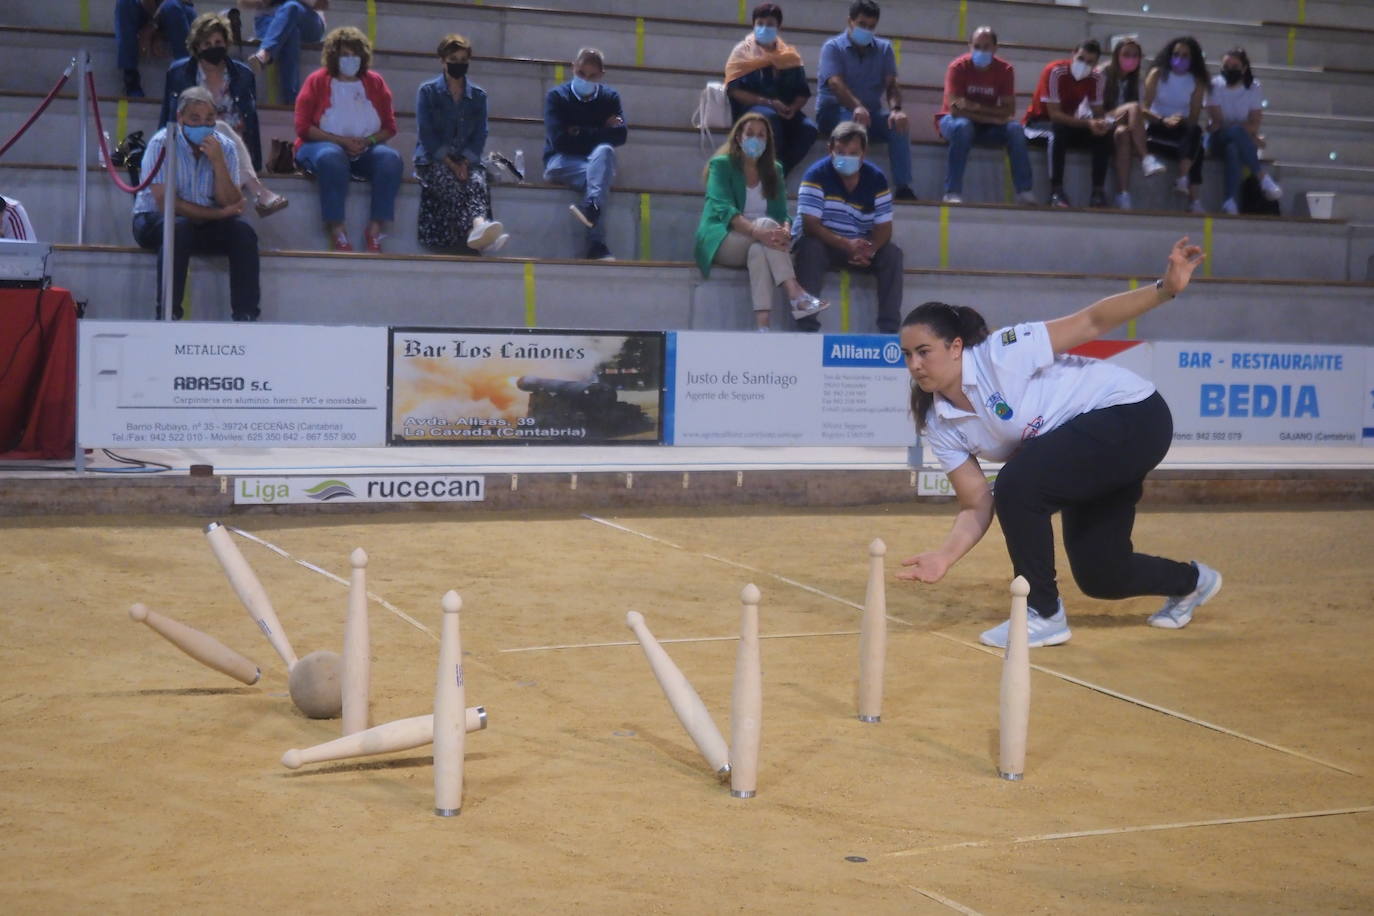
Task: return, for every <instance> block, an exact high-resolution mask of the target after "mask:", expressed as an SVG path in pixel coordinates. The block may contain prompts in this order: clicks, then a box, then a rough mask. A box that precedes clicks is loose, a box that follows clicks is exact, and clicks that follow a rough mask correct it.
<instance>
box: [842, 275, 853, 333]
mask: <svg viewBox="0 0 1374 916" xmlns="http://www.w3.org/2000/svg"><path fill="white" fill-rule="evenodd" d="M849 282H850V278H849V271H847V270H842V271H840V333H842V334H848V333H849V309H850V305H851V304H852V298H851V296H850V293H849Z"/></svg>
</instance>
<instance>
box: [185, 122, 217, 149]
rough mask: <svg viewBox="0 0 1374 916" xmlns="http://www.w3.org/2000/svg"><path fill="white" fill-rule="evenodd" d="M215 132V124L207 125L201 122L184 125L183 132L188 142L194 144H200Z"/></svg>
mask: <svg viewBox="0 0 1374 916" xmlns="http://www.w3.org/2000/svg"><path fill="white" fill-rule="evenodd" d="M214 132H215V128H214V126H213V125H211V126H206V125H204V124H200V125H197V126H194V127H183V128H182V129H181V133H182V134H183V135H184V136H185V137H186V142H187V143H189V144H191V145H192V146H200V145H201V144H202V143H204V142H205V138H206V137H208V136H210V135H211V134H212V133H214Z"/></svg>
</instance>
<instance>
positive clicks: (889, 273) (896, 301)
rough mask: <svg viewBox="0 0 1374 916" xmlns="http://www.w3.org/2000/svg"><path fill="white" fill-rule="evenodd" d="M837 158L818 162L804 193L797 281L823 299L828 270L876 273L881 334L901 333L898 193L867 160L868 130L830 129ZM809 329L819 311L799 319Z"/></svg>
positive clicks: (846, 124) (853, 126)
mask: <svg viewBox="0 0 1374 916" xmlns="http://www.w3.org/2000/svg"><path fill="white" fill-rule="evenodd" d="M829 150H830V155H829V156H827V157H826V158H824V159H822V160H820V161H819V162H817V163H815V164H814V165H812V166H811V167H810V168H809V169H807V170H806V174H805V175H804V176H803V177H802V183H801V190H800V191H799V192H798V193H797V216H798V217H799V219H797V221H796V222H795V223H793V224H792V233H793V243H792V253H793V256H794V258H795V259H796V263H797V282H799V283H800V284H801V285H802V287H803V288H804V289H805V290H806V291H807V292H808V293H810V294H811V295H813V296H819V295H820V292H821V287H822V286H824V285H825V272H826V271H827V270H851V271H859V272H861V273H868V274H872V275H873V277H874V279H875V280H876V281H877V283H878V331H879V333H882V334H895V333H897V327H898V325H899V324H900V323H901V320H902V316H901V312H902V249H900V248H898V247H897V246H896V245H895V244H893V242H892V191H891V189H890V187H889V186H888V183H887V177H886V176H885V175H883V172H882V169H879V168H878V167H877V166H875V165H873V164H871V163H869V162H865V161H864V155H865V154H866V153H867V152H868V131H866V130H865V129H864V128H863V126H862V125H860V124H858V123H856V122H854V121H842V122H840V123H839V124H837V125H835V129H834V130H833V131H831V133H830V145H829ZM793 317H796V318H797V327H798V328H800V329H801V330H804V331H818V330H820V326H821V325H820V321H819V320H818V319H817V318H816V317H815V316H814V315H806V316H793Z"/></svg>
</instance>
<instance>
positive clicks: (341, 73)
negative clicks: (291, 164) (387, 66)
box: [296, 27, 402, 252]
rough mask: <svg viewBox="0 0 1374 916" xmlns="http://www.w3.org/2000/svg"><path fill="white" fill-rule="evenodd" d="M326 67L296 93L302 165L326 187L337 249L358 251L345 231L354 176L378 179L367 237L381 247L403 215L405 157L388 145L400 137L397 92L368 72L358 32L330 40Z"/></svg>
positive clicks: (338, 33) (367, 52) (323, 203)
mask: <svg viewBox="0 0 1374 916" xmlns="http://www.w3.org/2000/svg"><path fill="white" fill-rule="evenodd" d="M321 59H322V63H323V64H324V66H322V67H321V68H320V69H319V70H316V71H315V72H314V73H312V74H310V75H309V76H308V77H306V79H305V83H304V85H302V86H301V91H300V93H299V94H298V95H297V96H296V164H297V165H299V166H300V167H301V168H302V169H304V170H305V171H307V172H309V173H311V174H313V175H314V176H315V178H316V180H318V182H319V185H320V210H321V212H322V214H323V216H324V224H325V231H326V232H328V233H329V240H330V247H331V248H333V250H335V251H352V250H353V246H352V244H351V243H350V242H349V241H348V232H347V230H346V229H345V228H344V203H345V201H346V199H347V197H348V184H349V181H350V179H351V178H352V177H353V176H357V177H358V178H362V179H364V180H366V181H370V182H372V212H371V216H370V218H369V220H368V223H367V229H366V231H365V232H364V233H363V238H364V239H365V240H366V242H367V250H368V251H373V252H378V251H381V250H382V228H383V226H384V224H386V223H389V222H391V220H392V219H393V218H394V217H395V215H396V194H397V192H398V191H400V189H401V166H402V163H401V155H400V153H398V152H396V151H395V150H394V149H392V148H391V147H389V146H387V145H386V141H387V140H390V139H391V138H392V137H394V136H396V114H395V112H394V111H393V109H392V106H391V90H390V89H388V88H387V85H386V80H384V79H382V76H381V74H380V73H374V72H373V71H372V70H370V69H369V68H368V65H369V64H370V63H371V62H372V44H371V42H369V41H368V40H367V36H366V35H364V34H363V33H362V32H360V31H358V30H357V29H354V28H347V27H345V28H341V29H335V30H334V31H332V32H330V33H329V34H328V35H326V36H325V37H324V53H323V55H322V56H321Z"/></svg>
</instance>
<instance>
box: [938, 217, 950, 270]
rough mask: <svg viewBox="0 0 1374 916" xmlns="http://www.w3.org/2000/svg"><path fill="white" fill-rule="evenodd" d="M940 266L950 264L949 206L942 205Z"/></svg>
mask: <svg viewBox="0 0 1374 916" xmlns="http://www.w3.org/2000/svg"><path fill="white" fill-rule="evenodd" d="M940 266H941V267H948V266H949V206H948V205H944V206H941V207H940Z"/></svg>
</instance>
